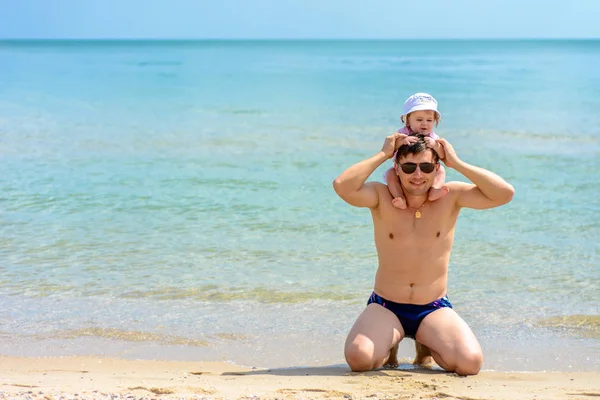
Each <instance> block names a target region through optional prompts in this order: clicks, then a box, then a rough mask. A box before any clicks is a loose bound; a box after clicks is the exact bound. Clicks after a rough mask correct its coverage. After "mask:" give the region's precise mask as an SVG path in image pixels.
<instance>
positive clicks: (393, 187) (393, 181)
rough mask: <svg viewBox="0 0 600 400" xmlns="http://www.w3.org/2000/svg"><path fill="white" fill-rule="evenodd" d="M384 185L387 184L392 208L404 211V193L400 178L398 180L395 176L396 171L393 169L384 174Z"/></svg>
mask: <svg viewBox="0 0 600 400" xmlns="http://www.w3.org/2000/svg"><path fill="white" fill-rule="evenodd" d="M385 183H387V185H388V190H389V191H390V194H391V195H392V198H393V199H392V204H393V205H394V207H397V208H400V209H405V208H406V200H405V199H404V192H402V185H401V184H400V178H398V175H396V171H395V170H394V168H393V167H392V168H390V169H388V170H387V171H386V172H385Z"/></svg>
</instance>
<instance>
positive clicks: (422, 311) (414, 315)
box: [367, 292, 452, 339]
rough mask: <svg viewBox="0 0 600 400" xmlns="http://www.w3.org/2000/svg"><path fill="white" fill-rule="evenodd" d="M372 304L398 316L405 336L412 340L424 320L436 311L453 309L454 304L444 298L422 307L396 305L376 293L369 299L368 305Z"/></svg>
mask: <svg viewBox="0 0 600 400" xmlns="http://www.w3.org/2000/svg"><path fill="white" fill-rule="evenodd" d="M371 303H377V304H379V305H381V306H383V307H384V308H387V309H388V310H390V311H391V312H393V313H394V314H395V315H396V317H398V320H400V324H401V325H402V329H404V335H405V336H406V337H409V338H411V339H414V338H415V335H416V334H417V329H419V325H421V322H422V321H423V318H425V317H426V316H428V315H429V314H431V313H432V312H434V311H435V310H439V309H440V308H444V307H448V308H452V304H451V303H450V300H448V296H444V297H442V298H440V299H437V300H435V301H432V302H431V303H429V304H423V305H421V304H404V303H394V302H393V301H389V300H386V299H384V298H383V297H381V296H379V295H378V294H376V293H375V292H373V294H371V297H369V301H368V302H367V305H369V304H371Z"/></svg>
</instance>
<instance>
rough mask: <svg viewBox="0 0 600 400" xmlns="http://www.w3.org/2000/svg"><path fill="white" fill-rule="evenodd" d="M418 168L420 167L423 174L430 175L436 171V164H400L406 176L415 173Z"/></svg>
mask: <svg viewBox="0 0 600 400" xmlns="http://www.w3.org/2000/svg"><path fill="white" fill-rule="evenodd" d="M417 167H419V169H420V170H421V172H423V173H424V174H430V173H432V172H433V170H434V169H435V164H434V163H430V162H422V163H418V164H416V163H414V162H407V163H404V164H400V168H402V172H404V173H405V174H412V173H414V172H415V171H416V170H417Z"/></svg>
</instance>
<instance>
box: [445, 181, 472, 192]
mask: <svg viewBox="0 0 600 400" xmlns="http://www.w3.org/2000/svg"><path fill="white" fill-rule="evenodd" d="M445 185H446V186H447V187H448V189H450V190H467V189H470V188H472V187H473V186H475V185H474V184H472V183H470V182H461V181H450V182H446V183H445Z"/></svg>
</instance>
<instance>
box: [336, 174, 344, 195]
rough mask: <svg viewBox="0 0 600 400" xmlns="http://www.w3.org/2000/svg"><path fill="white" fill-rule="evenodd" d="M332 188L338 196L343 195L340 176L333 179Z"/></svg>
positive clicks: (342, 184)
mask: <svg viewBox="0 0 600 400" xmlns="http://www.w3.org/2000/svg"><path fill="white" fill-rule="evenodd" d="M333 190H335V192H336V193H337V194H338V196H340V197H343V194H344V183H343V181H342V180H341V179H340V178H335V179H334V180H333Z"/></svg>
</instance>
